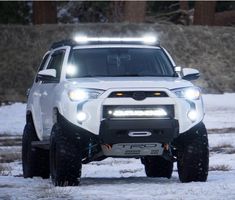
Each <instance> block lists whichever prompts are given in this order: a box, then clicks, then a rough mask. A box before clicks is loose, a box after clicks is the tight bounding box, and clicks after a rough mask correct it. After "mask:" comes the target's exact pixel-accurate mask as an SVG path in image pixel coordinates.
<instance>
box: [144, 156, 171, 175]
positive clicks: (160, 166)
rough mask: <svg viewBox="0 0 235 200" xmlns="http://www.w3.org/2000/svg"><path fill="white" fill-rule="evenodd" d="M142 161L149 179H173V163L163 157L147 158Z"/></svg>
mask: <svg viewBox="0 0 235 200" xmlns="http://www.w3.org/2000/svg"><path fill="white" fill-rule="evenodd" d="M141 161H142V163H143V164H144V166H145V173H146V175H147V176H148V177H165V178H168V179H169V178H171V175H172V171H173V162H171V161H168V160H166V159H165V158H163V157H161V156H147V157H144V158H142V160H141Z"/></svg>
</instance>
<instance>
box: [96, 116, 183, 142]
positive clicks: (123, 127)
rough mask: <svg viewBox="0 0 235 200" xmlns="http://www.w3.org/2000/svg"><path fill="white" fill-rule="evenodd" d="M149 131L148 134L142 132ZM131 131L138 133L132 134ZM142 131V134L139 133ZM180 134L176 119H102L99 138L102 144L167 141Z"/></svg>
mask: <svg viewBox="0 0 235 200" xmlns="http://www.w3.org/2000/svg"><path fill="white" fill-rule="evenodd" d="M141 132H142V133H148V134H142V135H141ZM130 133H137V134H136V135H135V134H130ZM138 133H140V134H138ZM178 134H179V123H178V121H177V120H175V119H131V120H124V119H122V120H103V121H101V126H100V131H99V138H100V141H101V143H102V144H117V143H167V144H169V143H170V142H172V141H173V140H174V138H176V137H177V136H178Z"/></svg>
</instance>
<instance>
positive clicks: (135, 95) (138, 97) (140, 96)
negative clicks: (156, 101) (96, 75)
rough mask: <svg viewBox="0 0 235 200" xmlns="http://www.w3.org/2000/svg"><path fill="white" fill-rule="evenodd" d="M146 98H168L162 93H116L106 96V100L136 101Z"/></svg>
mask: <svg viewBox="0 0 235 200" xmlns="http://www.w3.org/2000/svg"><path fill="white" fill-rule="evenodd" d="M148 97H168V95H167V93H166V92H163V91H116V92H112V93H111V94H110V95H109V96H108V98H133V99H135V100H137V101H141V100H144V99H145V98H148Z"/></svg>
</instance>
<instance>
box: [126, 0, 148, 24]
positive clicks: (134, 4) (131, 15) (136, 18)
mask: <svg viewBox="0 0 235 200" xmlns="http://www.w3.org/2000/svg"><path fill="white" fill-rule="evenodd" d="M145 14H146V1H125V7H124V21H127V22H135V23H138V22H144V20H145Z"/></svg>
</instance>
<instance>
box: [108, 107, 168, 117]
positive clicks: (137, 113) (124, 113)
mask: <svg viewBox="0 0 235 200" xmlns="http://www.w3.org/2000/svg"><path fill="white" fill-rule="evenodd" d="M108 113H109V114H110V115H113V116H114V117H142V116H143V117H165V116H167V112H166V111H165V110H164V109H156V110H114V111H108Z"/></svg>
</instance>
